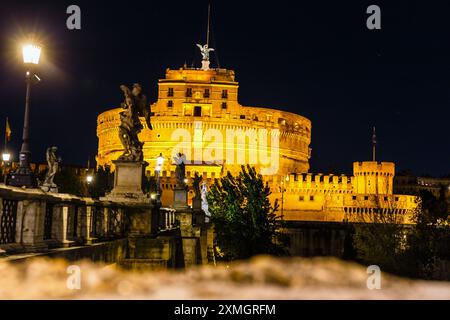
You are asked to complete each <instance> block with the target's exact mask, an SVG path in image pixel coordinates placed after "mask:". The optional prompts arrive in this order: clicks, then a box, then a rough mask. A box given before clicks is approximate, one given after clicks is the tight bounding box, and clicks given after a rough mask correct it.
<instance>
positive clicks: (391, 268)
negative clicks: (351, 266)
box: [354, 190, 450, 280]
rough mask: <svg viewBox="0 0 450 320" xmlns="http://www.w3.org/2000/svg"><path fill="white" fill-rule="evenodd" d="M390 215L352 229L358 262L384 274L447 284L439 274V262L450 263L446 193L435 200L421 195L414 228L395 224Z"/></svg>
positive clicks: (448, 278) (442, 192) (430, 196)
mask: <svg viewBox="0 0 450 320" xmlns="http://www.w3.org/2000/svg"><path fill="white" fill-rule="evenodd" d="M395 219H396V218H395V216H393V215H389V216H388V217H386V218H385V219H382V220H380V221H378V223H361V224H358V225H356V226H355V236H354V246H355V249H356V251H357V253H358V255H357V256H358V260H359V261H361V262H363V263H365V264H376V265H379V266H380V267H381V268H382V269H383V270H384V271H387V272H391V273H395V274H399V275H402V276H408V277H413V278H424V279H432V278H436V279H446V280H450V274H449V273H448V272H447V274H443V275H442V274H439V272H440V271H442V270H439V265H440V261H443V260H448V259H449V251H450V250H449V246H450V243H449V241H450V227H449V220H448V202H447V200H446V198H445V190H442V191H441V193H440V196H439V197H438V198H436V197H435V196H433V194H432V193H431V192H429V191H421V192H420V196H419V207H418V209H417V210H416V212H415V215H414V217H413V219H414V222H415V224H413V225H406V226H405V225H401V224H398V223H396V221H395Z"/></svg>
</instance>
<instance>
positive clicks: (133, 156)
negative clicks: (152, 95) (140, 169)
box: [119, 83, 153, 161]
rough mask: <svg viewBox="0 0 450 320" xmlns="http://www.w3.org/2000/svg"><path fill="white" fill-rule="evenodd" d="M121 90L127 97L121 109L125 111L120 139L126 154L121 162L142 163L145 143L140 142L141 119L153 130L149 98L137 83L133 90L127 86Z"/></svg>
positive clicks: (121, 118) (122, 115)
mask: <svg viewBox="0 0 450 320" xmlns="http://www.w3.org/2000/svg"><path fill="white" fill-rule="evenodd" d="M120 89H121V90H122V92H123V94H124V97H125V101H124V102H123V103H122V104H121V107H122V108H123V109H125V110H124V111H122V112H120V125H119V137H120V142H121V143H122V145H123V148H124V153H123V154H122V155H121V156H120V157H119V160H124V161H142V160H143V153H142V147H143V145H144V143H143V142H140V141H139V138H138V134H139V132H141V130H142V129H143V128H144V127H143V125H142V123H141V121H140V120H139V117H144V118H145V122H146V124H147V127H148V128H149V129H150V130H152V129H153V128H152V124H151V122H150V114H151V112H150V106H149V105H148V103H147V97H146V96H145V95H144V94H142V87H141V85H140V84H138V83H135V84H134V85H133V89H132V90H130V89H129V88H128V87H127V86H125V85H121V86H120Z"/></svg>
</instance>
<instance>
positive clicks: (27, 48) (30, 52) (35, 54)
mask: <svg viewBox="0 0 450 320" xmlns="http://www.w3.org/2000/svg"><path fill="white" fill-rule="evenodd" d="M22 53H23V62H24V63H31V64H38V63H39V58H40V57H41V47H39V46H36V45H32V44H26V45H24V46H23V47H22Z"/></svg>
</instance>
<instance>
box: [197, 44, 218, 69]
mask: <svg viewBox="0 0 450 320" xmlns="http://www.w3.org/2000/svg"><path fill="white" fill-rule="evenodd" d="M197 47H199V48H200V53H201V55H202V70H205V71H208V70H209V62H210V61H209V53H210V52H211V51H214V49H213V48H208V45H207V44H205V45H203V46H202V45H200V44H197Z"/></svg>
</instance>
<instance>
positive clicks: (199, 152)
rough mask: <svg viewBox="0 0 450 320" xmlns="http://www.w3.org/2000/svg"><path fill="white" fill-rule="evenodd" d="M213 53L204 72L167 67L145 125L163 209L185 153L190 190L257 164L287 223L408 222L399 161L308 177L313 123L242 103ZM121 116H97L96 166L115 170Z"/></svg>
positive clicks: (409, 200) (412, 204)
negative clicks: (397, 188)
mask: <svg viewBox="0 0 450 320" xmlns="http://www.w3.org/2000/svg"><path fill="white" fill-rule="evenodd" d="M201 50H202V48H201ZM203 50H204V48H203ZM208 53H209V52H208V51H207V52H206V54H205V52H204V51H202V54H203V61H202V67H201V68H187V67H186V66H185V67H183V68H180V69H175V70H172V69H167V70H166V74H165V78H164V79H160V80H159V83H158V99H157V100H156V101H155V102H154V103H152V104H151V105H150V106H149V107H150V108H151V112H152V113H153V115H152V117H151V123H152V126H153V130H150V129H149V128H148V127H147V126H146V124H145V121H144V119H141V122H142V124H143V126H144V129H143V130H142V132H141V133H140V135H139V138H140V140H141V141H143V142H145V144H144V147H143V150H144V160H145V161H146V162H148V163H149V165H148V167H147V169H146V171H147V174H148V175H153V174H155V167H156V159H157V157H158V156H160V155H163V157H164V158H165V159H166V161H165V162H164V165H163V168H162V170H161V176H160V177H161V178H160V183H161V187H162V204H163V205H164V206H171V204H172V202H173V188H174V185H175V177H174V174H175V167H176V165H175V163H174V161H173V157H174V156H175V155H176V154H177V153H178V152H181V153H183V154H184V155H185V156H186V159H187V164H186V176H187V178H188V185H191V183H189V180H191V179H192V178H193V176H194V174H195V173H198V174H199V175H200V176H202V177H203V181H206V183H207V184H211V183H212V182H213V180H214V179H216V178H219V177H221V176H222V175H224V174H226V173H227V172H228V171H230V172H231V173H232V174H237V173H238V172H239V171H240V170H241V165H243V164H250V165H252V166H255V167H256V169H257V170H258V171H259V172H260V173H261V174H262V175H263V177H264V179H266V180H267V182H268V183H269V186H270V187H271V190H272V195H271V197H272V200H273V201H274V200H275V199H278V201H279V204H280V208H281V210H279V213H282V214H283V217H284V219H285V220H294V221H326V222H345V221H354V220H355V219H363V220H364V221H369V220H371V219H374V217H376V216H377V215H379V214H389V215H391V214H392V215H395V216H397V217H399V218H400V221H402V222H404V223H408V222H409V221H410V218H409V217H410V215H411V214H412V212H413V210H414V209H415V208H416V207H417V200H416V198H415V197H413V196H407V195H396V194H393V178H394V174H395V164H394V163H392V162H377V161H364V162H355V163H354V164H353V175H352V176H345V175H339V174H333V175H322V174H313V173H310V172H309V169H310V166H309V159H310V157H311V148H310V143H311V127H312V125H311V121H310V120H308V119H307V118H305V117H303V116H300V115H298V114H295V113H291V112H285V111H281V110H277V109H271V108H265V107H251V106H243V105H241V104H239V99H238V93H239V92H238V89H239V83H238V82H237V81H236V75H235V72H234V71H233V70H227V69H221V68H210V67H209V55H208ZM120 111H121V108H114V109H110V110H107V111H105V112H103V113H101V114H100V115H99V116H98V119H97V135H98V139H99V145H98V155H97V165H98V166H105V165H111V166H113V163H112V161H113V160H116V159H117V158H118V157H119V156H120V155H121V153H122V150H123V148H122V145H121V143H120V140H119V132H118V126H119V124H120V119H119V112H120ZM191 181H192V180H191ZM192 196H193V192H192V191H190V192H189V198H190V199H191V198H192ZM358 217H359V218H358Z"/></svg>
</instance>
